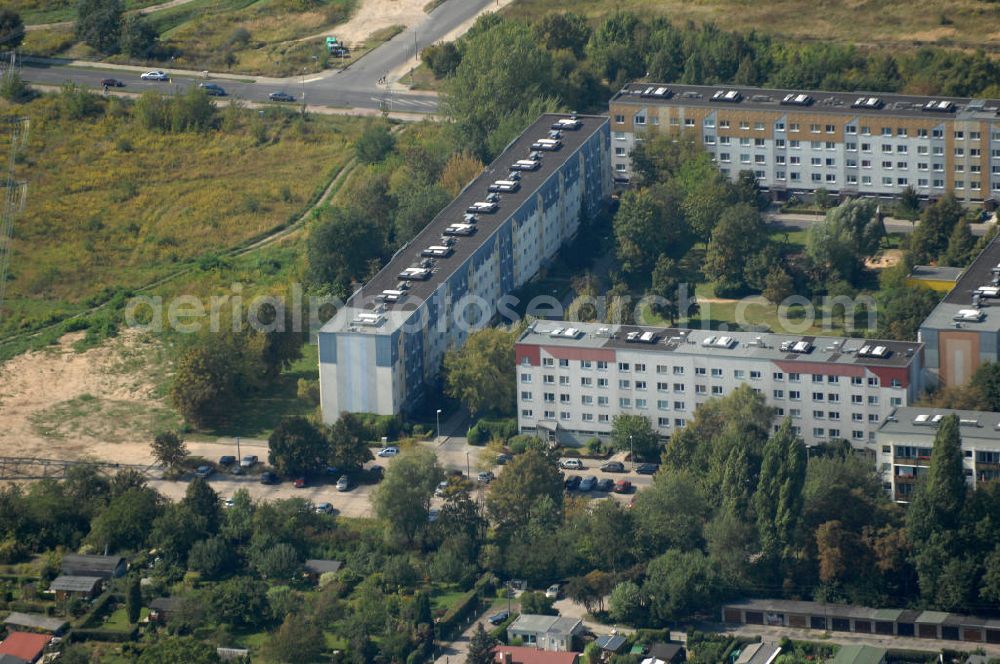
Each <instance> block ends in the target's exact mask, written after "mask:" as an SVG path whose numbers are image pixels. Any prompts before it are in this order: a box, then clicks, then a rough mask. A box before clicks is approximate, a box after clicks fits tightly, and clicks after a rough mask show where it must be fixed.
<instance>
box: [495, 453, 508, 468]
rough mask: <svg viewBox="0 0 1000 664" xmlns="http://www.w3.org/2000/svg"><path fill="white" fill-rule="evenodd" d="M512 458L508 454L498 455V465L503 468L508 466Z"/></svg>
mask: <svg viewBox="0 0 1000 664" xmlns="http://www.w3.org/2000/svg"><path fill="white" fill-rule="evenodd" d="M511 458H512V457H511V456H510V455H509V454H507V453H506V452H501V453H500V454H498V455H497V465H498V466H502V465H504V464H506V463H507V462H508V461H510V460H511Z"/></svg>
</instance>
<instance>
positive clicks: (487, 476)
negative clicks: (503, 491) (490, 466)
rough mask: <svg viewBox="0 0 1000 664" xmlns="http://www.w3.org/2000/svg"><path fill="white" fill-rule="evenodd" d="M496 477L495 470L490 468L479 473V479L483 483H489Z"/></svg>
mask: <svg viewBox="0 0 1000 664" xmlns="http://www.w3.org/2000/svg"><path fill="white" fill-rule="evenodd" d="M494 479H496V475H494V474H493V472H492V471H490V470H484V471H483V472H481V473H479V481H480V482H482V483H483V484H489V483H490V482H492V481H493V480H494Z"/></svg>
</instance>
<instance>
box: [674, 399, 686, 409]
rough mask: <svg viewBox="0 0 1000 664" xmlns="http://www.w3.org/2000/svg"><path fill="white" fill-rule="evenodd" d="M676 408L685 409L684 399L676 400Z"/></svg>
mask: <svg viewBox="0 0 1000 664" xmlns="http://www.w3.org/2000/svg"><path fill="white" fill-rule="evenodd" d="M674 410H685V407H684V402H683V401H675V402H674Z"/></svg>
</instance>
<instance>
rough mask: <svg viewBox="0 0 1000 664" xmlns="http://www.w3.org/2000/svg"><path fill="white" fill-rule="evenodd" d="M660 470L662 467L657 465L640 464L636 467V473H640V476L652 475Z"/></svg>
mask: <svg viewBox="0 0 1000 664" xmlns="http://www.w3.org/2000/svg"><path fill="white" fill-rule="evenodd" d="M659 469H660V467H659V466H658V465H656V464H655V463H640V464H639V465H638V466H636V467H635V472H637V473H639V474H640V475H652V474H653V473H655V472H656V471H657V470H659Z"/></svg>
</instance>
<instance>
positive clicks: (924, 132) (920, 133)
mask: <svg viewBox="0 0 1000 664" xmlns="http://www.w3.org/2000/svg"><path fill="white" fill-rule="evenodd" d="M917 138H927V130H926V129H918V130H917Z"/></svg>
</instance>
